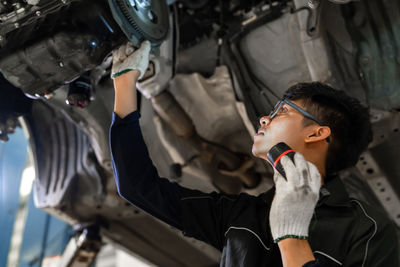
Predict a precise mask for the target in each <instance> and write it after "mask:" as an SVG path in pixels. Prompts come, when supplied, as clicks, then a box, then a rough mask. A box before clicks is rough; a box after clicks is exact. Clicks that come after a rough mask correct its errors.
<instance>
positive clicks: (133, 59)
mask: <svg viewBox="0 0 400 267" xmlns="http://www.w3.org/2000/svg"><path fill="white" fill-rule="evenodd" d="M150 48H151V45H150V42H149V41H143V42H142V43H141V45H140V48H139V49H137V50H136V51H135V48H134V47H133V45H132V43H131V42H127V43H126V44H124V45H121V46H120V47H119V48H118V49H115V50H114V51H113V52H112V54H113V64H112V68H111V78H113V79H114V78H115V77H117V76H120V75H121V74H124V73H125V72H128V71H131V70H139V71H140V76H139V79H141V78H142V77H143V75H144V74H145V72H146V70H147V67H148V66H149V55H150Z"/></svg>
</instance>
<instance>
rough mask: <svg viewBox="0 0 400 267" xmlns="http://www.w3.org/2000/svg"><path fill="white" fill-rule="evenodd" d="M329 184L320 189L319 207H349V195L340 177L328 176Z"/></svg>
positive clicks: (335, 175)
mask: <svg viewBox="0 0 400 267" xmlns="http://www.w3.org/2000/svg"><path fill="white" fill-rule="evenodd" d="M327 178H328V179H327V180H329V181H328V182H327V183H325V184H324V185H323V186H322V187H321V189H320V191H319V192H320V196H319V200H318V203H317V207H318V206H321V205H329V206H343V205H344V206H347V205H349V203H350V198H349V194H348V193H347V191H346V188H345V187H344V184H343V182H342V180H341V179H340V177H339V175H337V174H336V173H335V174H330V175H328V176H327Z"/></svg>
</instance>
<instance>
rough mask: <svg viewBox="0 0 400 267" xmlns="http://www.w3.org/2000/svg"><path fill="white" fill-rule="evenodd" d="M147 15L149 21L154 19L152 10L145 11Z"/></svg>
mask: <svg viewBox="0 0 400 267" xmlns="http://www.w3.org/2000/svg"><path fill="white" fill-rule="evenodd" d="M147 16H148V17H149V19H150V20H151V21H153V20H154V16H153V12H152V11H151V10H149V12H147Z"/></svg>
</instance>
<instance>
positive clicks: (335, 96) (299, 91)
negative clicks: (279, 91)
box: [284, 82, 372, 173]
mask: <svg viewBox="0 0 400 267" xmlns="http://www.w3.org/2000/svg"><path fill="white" fill-rule="evenodd" d="M284 98H287V99H290V100H302V101H303V105H304V107H305V109H306V110H307V111H308V112H310V113H311V114H312V115H314V116H315V117H316V118H318V119H319V120H320V121H321V122H322V123H324V124H325V125H326V126H329V127H330V129H331V138H330V144H329V148H328V155H327V158H326V171H327V173H331V172H338V171H340V170H343V169H345V168H348V167H351V166H354V165H355V164H356V163H357V161H358V158H359V157H360V155H361V153H362V152H363V151H364V150H365V149H366V148H367V146H368V144H369V142H371V140H372V129H371V122H370V120H369V110H368V108H367V107H364V106H363V105H361V103H360V102H359V101H358V100H357V99H355V98H353V97H350V96H348V95H347V94H346V93H345V92H343V91H340V90H336V89H334V88H332V87H331V86H329V85H326V84H322V83H320V82H311V83H298V84H296V85H294V86H292V87H290V88H289V89H288V90H287V91H286V92H285V94H284ZM304 123H305V126H307V125H310V124H311V123H313V122H312V121H311V120H309V119H307V118H305V120H304Z"/></svg>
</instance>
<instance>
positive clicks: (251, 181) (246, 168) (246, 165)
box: [219, 159, 259, 188]
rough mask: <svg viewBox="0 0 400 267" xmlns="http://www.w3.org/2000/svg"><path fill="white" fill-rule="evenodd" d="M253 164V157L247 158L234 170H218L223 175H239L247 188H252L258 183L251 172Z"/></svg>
mask: <svg viewBox="0 0 400 267" xmlns="http://www.w3.org/2000/svg"><path fill="white" fill-rule="evenodd" d="M254 164H255V161H254V159H248V160H246V161H245V162H243V164H242V165H241V166H240V167H239V168H238V169H236V170H233V171H228V170H223V169H219V172H220V173H222V174H223V175H227V176H233V177H239V178H240V180H241V181H242V182H243V183H244V184H245V185H246V186H247V187H249V188H253V187H255V186H257V185H258V183H259V181H258V180H257V179H255V178H254V177H255V176H254V173H252V171H251V169H252V168H253V166H254Z"/></svg>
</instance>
